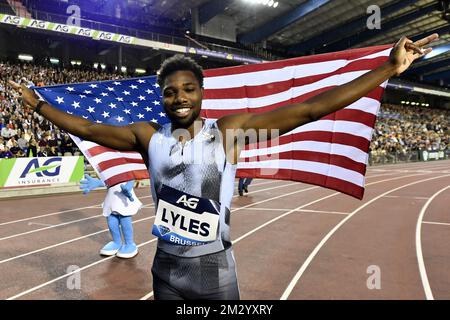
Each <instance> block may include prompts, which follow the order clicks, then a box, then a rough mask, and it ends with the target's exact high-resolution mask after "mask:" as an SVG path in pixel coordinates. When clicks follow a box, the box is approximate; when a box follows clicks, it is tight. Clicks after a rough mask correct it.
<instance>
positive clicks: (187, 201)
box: [177, 194, 198, 209]
mask: <svg viewBox="0 0 450 320" xmlns="http://www.w3.org/2000/svg"><path fill="white" fill-rule="evenodd" d="M179 203H182V204H183V205H184V206H185V207H188V208H191V209H196V208H197V205H198V199H197V198H188V197H187V196H186V195H185V194H184V195H182V196H181V197H180V198H179V199H178V200H177V204H179Z"/></svg>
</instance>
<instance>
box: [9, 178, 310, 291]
mask: <svg viewBox="0 0 450 320" xmlns="http://www.w3.org/2000/svg"><path fill="white" fill-rule="evenodd" d="M294 184H297V183H294ZM289 185H292V184H289ZM285 186H287V185H285ZM275 188H278V187H273V189H275ZM313 188H318V187H311V188H307V189H313ZM303 191H306V189H302V190H297V191H296V193H299V192H303ZM290 194H291V193H289V194H285V196H286V195H290ZM274 198H279V196H277V197H274ZM270 200H272V199H271V198H269V199H266V200H263V201H260V202H266V201H270ZM248 206H250V205H246V206H243V207H239V208H236V209H234V210H232V212H233V211H237V210H240V209H243V208H247V207H248ZM154 217H155V216H151V217H149V218H145V219H140V220H136V221H134V222H133V223H136V222H139V221H143V220H147V219H150V218H154ZM105 231H108V229H105V230H103V231H99V232H95V233H93V234H90V235H94V234H98V233H101V232H105ZM90 235H86V236H83V237H79V238H77V239H72V240H69V241H65V242H64V243H60V244H56V245H53V246H50V247H47V248H42V249H39V250H35V251H33V252H29V253H26V254H22V255H20V256H16V257H12V258H9V259H6V260H2V261H0V263H4V262H7V261H11V260H14V259H17V258H21V257H23V256H26V255H30V254H33V253H36V252H40V251H43V250H47V249H49V248H54V247H57V246H59V245H62V244H66V243H70V242H73V241H76V240H80V239H83V238H86V237H88V236H90ZM156 240H157V238H154V239H152V240H150V241H147V242H144V243H141V244H139V245H138V247H141V246H143V245H145V244H148V243H151V242H154V241H156ZM113 257H114V256H112V257H108V258H104V259H101V260H99V261H96V262H94V263H91V264H88V265H86V266H84V267H82V268H80V269H77V270H75V271H73V272H70V273H67V274H64V275H62V276H59V277H57V278H55V279H52V280H50V281H47V282H45V283H43V284H40V285H38V286H36V287H33V288H31V289H28V290H26V291H23V292H20V293H18V294H16V295H14V296H12V297H10V298H7V300H14V299H17V298H19V297H21V296H24V295H26V294H28V293H31V292H33V291H36V290H38V289H40V288H42V287H45V286H47V285H49V284H51V283H53V282H56V281H58V280H61V279H64V278H66V277H68V276H70V275H72V274H74V273H75V272H79V271H82V270H85V269H87V268H89V267H92V266H94V265H97V264H99V263H101V262H103V261H107V260H109V259H112V258H113ZM149 294H150V293H149ZM149 294H148V295H149ZM149 297H151V295H150V296H149Z"/></svg>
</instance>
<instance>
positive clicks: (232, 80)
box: [204, 48, 391, 89]
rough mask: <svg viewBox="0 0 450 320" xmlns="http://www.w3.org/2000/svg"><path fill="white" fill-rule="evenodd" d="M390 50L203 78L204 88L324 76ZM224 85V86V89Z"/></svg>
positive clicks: (263, 83)
mask: <svg viewBox="0 0 450 320" xmlns="http://www.w3.org/2000/svg"><path fill="white" fill-rule="evenodd" d="M390 51H391V49H390V48H389V49H386V50H383V51H380V52H376V53H374V54H371V55H368V56H365V57H361V58H358V59H355V60H346V59H341V60H331V61H323V62H313V63H308V64H301V65H296V66H288V67H284V68H280V69H269V70H263V71H254V72H247V73H238V74H232V75H224V76H215V77H205V79H204V84H205V88H208V89H224V88H238V87H241V86H259V85H265V84H267V83H268V82H269V81H267V79H270V82H280V81H286V80H289V79H292V78H294V79H297V78H304V77H309V76H314V75H318V74H326V73H331V72H334V71H336V70H338V69H340V68H342V67H345V66H346V65H348V64H350V63H352V62H353V61H357V60H362V59H372V58H377V57H382V56H388V55H389V52H390ZM224 85H226V86H225V87H224Z"/></svg>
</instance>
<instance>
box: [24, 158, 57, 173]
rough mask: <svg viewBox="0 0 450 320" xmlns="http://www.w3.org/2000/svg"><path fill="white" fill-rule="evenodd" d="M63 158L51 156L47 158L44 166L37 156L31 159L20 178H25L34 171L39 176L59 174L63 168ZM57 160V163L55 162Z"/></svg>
mask: <svg viewBox="0 0 450 320" xmlns="http://www.w3.org/2000/svg"><path fill="white" fill-rule="evenodd" d="M61 160H62V158H60V157H57V158H50V159H48V160H46V161H45V162H44V163H43V164H42V166H40V165H39V160H38V159H37V158H35V159H33V160H31V161H30V162H29V163H28V165H27V166H26V167H25V170H23V172H22V174H21V175H20V178H25V177H26V176H27V175H28V174H31V173H34V174H36V176H37V177H39V178H42V177H44V176H45V177H55V176H57V175H59V171H60V169H61ZM55 162H57V163H55Z"/></svg>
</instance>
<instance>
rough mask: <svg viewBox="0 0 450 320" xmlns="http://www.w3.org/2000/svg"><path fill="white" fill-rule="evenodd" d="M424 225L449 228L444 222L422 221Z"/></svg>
mask: <svg viewBox="0 0 450 320" xmlns="http://www.w3.org/2000/svg"><path fill="white" fill-rule="evenodd" d="M422 223H424V224H435V225H438V226H450V223H444V222H433V221H422Z"/></svg>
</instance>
